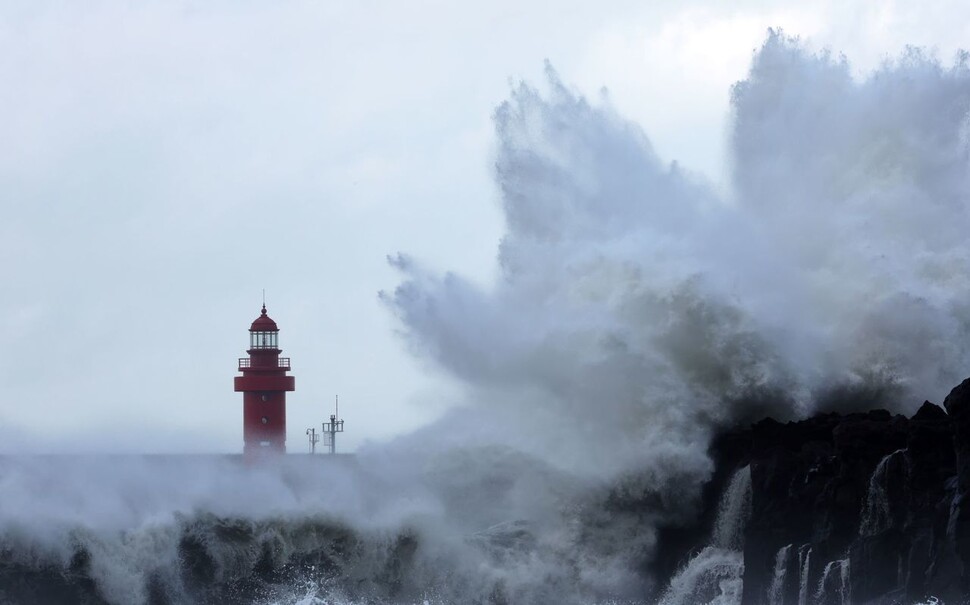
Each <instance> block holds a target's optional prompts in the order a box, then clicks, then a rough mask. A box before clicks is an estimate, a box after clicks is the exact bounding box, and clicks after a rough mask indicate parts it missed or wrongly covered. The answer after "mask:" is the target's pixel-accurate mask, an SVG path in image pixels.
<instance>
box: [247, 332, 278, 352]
mask: <svg viewBox="0 0 970 605" xmlns="http://www.w3.org/2000/svg"><path fill="white" fill-rule="evenodd" d="M278 336H279V333H278V332H250V334H249V345H250V348H252V349H275V348H277V346H276V345H277V337H278Z"/></svg>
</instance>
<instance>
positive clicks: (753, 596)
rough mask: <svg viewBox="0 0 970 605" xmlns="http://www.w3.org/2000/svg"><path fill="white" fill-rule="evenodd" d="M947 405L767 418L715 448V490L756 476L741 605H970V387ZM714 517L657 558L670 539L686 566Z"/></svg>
mask: <svg viewBox="0 0 970 605" xmlns="http://www.w3.org/2000/svg"><path fill="white" fill-rule="evenodd" d="M944 407H945V411H944V409H943V408H941V407H940V406H937V405H935V404H933V403H930V402H928V401H927V402H925V403H923V405H922V406H921V407H920V408H919V410H918V411H917V412H916V414H914V415H913V416H912V417H911V418H906V417H904V416H899V415H892V414H890V413H889V412H887V411H885V410H874V411H871V412H868V413H854V414H844V415H843V414H837V413H828V414H819V415H817V416H814V417H812V418H808V419H806V420H802V421H798V422H788V423H780V422H777V421H775V420H772V419H770V418H768V419H764V420H761V421H759V422H757V423H755V424H753V425H751V426H750V427H746V428H743V429H739V430H736V431H732V432H729V433H726V434H725V435H722V436H721V437H720V438H719V439H717V440H716V441H715V443H714V445H713V447H712V452H711V455H712V457H713V458H714V460H715V464H716V468H717V471H716V473H715V476H714V478H713V479H712V482H711V485H710V486H709V490H708V491H709V492H719V491H723V489H724V486H725V485H726V479H725V477H728V478H729V477H730V476H731V474H732V473H733V472H734V471H736V470H737V469H739V468H741V467H743V466H745V465H749V466H750V474H751V513H750V517H749V518H748V521H747V524H746V527H745V530H744V536H745V542H744V552H743V555H744V588H743V596H742V605H796V604H798V603H818V604H820V605H828V604H830V603H834V604H839V605H842V604H845V603H852V604H853V605H891V604H907V605H908V604H912V603H916V602H920V601H922V600H925V599H926V598H927V597H929V596H930V595H933V596H935V597H937V598H939V599H941V600H942V601H943V602H945V603H947V604H948V605H954V604H956V605H959V604H965V603H970V598H968V595H970V379H968V380H966V381H964V382H963V383H962V384H960V385H959V386H957V387H956V388H954V389H953V391H952V392H951V393H950V395H949V396H947V398H946V400H945V401H944ZM716 507H717V497H716V496H714V495H712V496H709V497H707V498H706V499H705V502H704V508H705V511H704V513H703V514H702V515H701V516H700V518H699V520H698V522H697V526H696V527H693V528H679V529H677V530H676V531H674V530H666V533H664V532H662V533H661V545H660V552H664V548H665V544H664V539H665V538H669V539H670V543H669V546H670V550H668V551H667V552H670V553H672V554H673V556H675V557H679V558H680V561H679V563H683V560H684V558H685V556H687V555H689V554H690V553H691V552H696V551H697V549H699V548H700V547H702V546H703V545H704V544H705V542H704V539H705V538H706V537H708V536H710V527H711V524H712V523H713V518H714V517H715V515H716ZM687 537H690V538H692V539H693V543H692V544H690V545H687V544H686V542H687V540H686V538H687ZM674 567H676V564H675V563H670V562H668V563H667V565H666V568H667V569H671V568H674ZM658 568H659V565H658Z"/></svg>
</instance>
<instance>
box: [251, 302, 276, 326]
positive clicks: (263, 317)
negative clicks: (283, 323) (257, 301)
mask: <svg viewBox="0 0 970 605" xmlns="http://www.w3.org/2000/svg"><path fill="white" fill-rule="evenodd" d="M249 331H250V332H279V327H278V326H277V325H276V322H275V321H273V320H272V319H271V318H270V316H269V315H267V314H266V305H263V310H262V311H260V313H259V317H257V318H256V321H254V322H253V325H251V326H250V327H249Z"/></svg>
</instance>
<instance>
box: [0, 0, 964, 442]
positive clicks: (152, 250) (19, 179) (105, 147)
mask: <svg viewBox="0 0 970 605" xmlns="http://www.w3.org/2000/svg"><path fill="white" fill-rule="evenodd" d="M724 4H727V3H715V2H652V3H648V2H642V1H631V2H596V3H594V2H589V1H588V0H586V1H583V2H566V1H557V2H527V3H523V2H505V1H491V2H488V3H477V4H474V5H472V4H471V3H457V2H456V3H445V2H366V1H365V2H309V1H307V2H299V1H288V2H254V1H253V2H219V1H215V2H212V1H210V2H178V1H167V2H144V3H131V2H84V3H74V2H42V1H34V2H2V3H0V116H2V120H0V209H2V220H0V255H2V260H3V262H2V264H0V277H2V284H3V285H2V290H0V294H2V295H0V330H2V332H3V341H4V343H5V346H4V348H3V350H2V353H0V386H2V390H0V451H10V450H14V449H22V448H30V449H34V450H43V451H63V450H71V449H77V448H80V449H84V450H101V449H109V450H128V451H140V450H144V451H185V450H193V451H239V450H240V449H241V446H242V437H241V433H242V420H241V418H242V409H241V408H242V396H241V394H237V393H234V392H233V390H232V378H233V376H234V375H235V374H236V372H235V369H236V358H237V357H240V356H243V355H245V349H246V346H247V342H248V341H247V332H246V331H247V329H248V327H249V323H250V322H251V321H252V320H253V319H254V318H255V317H256V316H257V315H258V313H259V307H260V302H261V292H262V290H263V289H264V288H265V290H266V302H267V307H268V309H269V312H270V315H271V316H272V317H273V318H274V319H275V320H276V321H277V322H278V323H279V325H280V327H281V334H280V341H281V347H282V349H283V351H284V353H283V354H284V355H285V356H289V357H291V358H292V365H293V374H294V375H295V376H296V384H297V390H296V392H295V393H292V394H290V395H289V400H288V424H289V433H288V435H289V441H288V446H289V449H290V451H303V450H304V449H305V447H306V439H305V436H304V431H305V429H306V428H307V427H310V426H315V427H317V428H318V429H319V423H320V422H321V421H323V420H325V418H326V417H327V416H328V415H329V413H330V410H331V406H332V402H333V397H334V395H335V394H338V393H339V394H340V397H341V402H342V405H341V410H342V412H343V414H342V415H343V416H344V417H345V418H346V420H347V425H346V428H347V433H346V435H345V440H344V442H343V447H345V448H347V449H352V448H354V447H356V446H357V445H358V444H360V443H362V442H364V441H366V440H371V439H381V438H386V437H389V436H391V435H394V434H397V433H400V432H403V431H406V430H409V429H411V428H414V427H416V426H419V425H421V424H424V423H427V422H428V421H430V420H431V419H433V418H434V417H435V416H436V415H437V414H439V413H440V412H441V411H442V410H444V409H445V408H447V407H448V406H449V405H453V404H455V403H456V402H459V401H460V400H461V385H460V384H453V383H450V382H449V381H448V379H446V378H445V377H444V376H443V375H442V374H441V373H440V372H438V371H436V369H435V368H434V367H430V366H428V365H427V364H426V363H425V362H422V361H420V360H416V359H414V358H413V357H412V356H411V355H410V354H409V352H408V351H407V350H406V346H405V344H404V343H403V341H402V340H401V339H400V338H399V337H398V336H397V335H396V330H398V327H399V326H398V325H397V323H396V320H395V318H394V317H393V314H392V313H391V312H390V311H389V310H388V309H387V308H385V306H384V305H383V304H382V303H381V302H380V301H379V299H378V292H379V291H381V290H392V289H393V288H394V287H395V286H396V285H397V283H398V281H399V279H400V278H399V276H398V275H397V274H396V273H395V272H394V271H393V270H392V269H391V268H390V267H389V266H388V264H387V261H386V255H388V254H396V253H398V252H405V253H408V254H410V255H412V256H413V257H415V258H417V259H419V260H421V261H422V262H424V263H425V264H426V265H429V266H431V267H433V268H436V269H439V270H456V271H460V272H461V273H462V274H463V275H465V276H469V277H471V278H472V279H474V280H477V281H479V282H480V283H481V284H483V285H486V286H487V284H488V283H489V282H490V281H491V280H493V279H494V277H495V274H496V267H495V256H496V249H497V244H498V240H499V238H500V237H501V235H502V231H503V225H502V216H501V212H500V207H499V203H498V196H497V192H496V190H495V188H494V186H493V184H492V173H491V170H492V169H491V165H492V158H493V153H494V149H493V146H494V138H493V133H492V121H491V118H492V113H493V111H494V109H495V107H496V105H498V104H499V103H500V102H502V101H503V100H504V99H505V98H506V97H507V95H508V91H509V84H510V81H517V80H521V79H525V80H528V81H530V82H533V83H536V84H537V85H538V84H541V83H542V81H543V78H542V70H543V65H544V61H545V60H549V61H550V62H551V64H552V65H553V66H554V68H555V69H556V70H557V71H558V72H559V74H560V76H561V78H562V80H563V81H564V82H566V83H567V84H568V85H570V86H573V87H574V88H575V89H576V90H578V91H580V92H581V93H583V94H585V95H587V96H589V97H591V98H596V99H598V98H599V96H600V93H601V89H603V88H605V89H607V90H608V94H609V97H610V99H611V101H610V102H612V103H613V105H614V106H615V107H617V108H618V110H619V111H620V113H621V114H623V115H624V116H626V117H628V118H631V119H633V120H634V121H636V122H638V123H639V124H640V125H641V127H642V128H643V129H644V130H645V132H646V133H647V135H648V136H649V137H650V138H651V140H652V141H653V143H654V145H655V146H656V149H657V151H658V152H659V154H660V155H661V156H662V157H663V158H665V159H667V160H677V161H678V162H679V163H680V164H681V165H683V166H685V167H687V168H689V169H691V170H695V171H697V172H699V173H701V174H703V175H705V176H706V178H708V179H710V180H711V181H713V182H714V183H716V184H717V185H718V186H719V187H721V188H722V189H727V188H728V178H727V172H728V171H727V169H726V166H725V153H724V143H725V127H726V124H727V119H728V98H729V94H730V85H731V84H732V83H733V82H735V81H737V80H739V79H742V78H743V77H744V76H745V73H746V70H747V68H748V63H749V61H750V59H751V56H752V53H753V51H754V50H755V49H756V48H757V47H758V46H760V44H761V43H762V42H763V40H764V38H765V32H766V30H767V28H769V27H781V28H783V29H784V30H785V31H786V32H787V33H789V34H793V35H798V36H800V37H801V38H802V39H803V40H806V41H807V42H808V43H809V44H810V45H811V47H813V48H818V49H824V48H828V49H831V51H832V52H834V53H836V54H844V55H845V56H846V58H847V59H848V60H849V61H850V62H851V64H852V66H853V69H854V71H855V72H856V73H858V74H864V73H865V72H866V71H867V70H870V69H872V68H873V67H875V66H878V65H879V63H880V62H881V61H882V60H884V59H885V58H887V57H892V56H896V55H897V54H898V53H899V52H900V51H901V50H903V49H904V48H905V46H906V45H915V46H924V47H926V48H927V49H928V50H930V51H931V52H934V53H936V54H937V55H938V56H939V57H940V58H941V59H942V60H943V61H944V62H945V63H949V62H950V60H951V58H952V57H953V56H954V55H955V53H956V52H957V50H958V49H959V48H960V47H961V46H962V47H968V46H970V8H967V7H966V5H965V3H961V2H929V3H923V4H921V5H919V7H917V5H916V3H913V2H902V1H898V2H880V3H869V2H859V3H846V2H836V1H830V2H790V3H769V2H753V1H748V2H736V3H731V4H732V5H733V6H732V8H723V5H724Z"/></svg>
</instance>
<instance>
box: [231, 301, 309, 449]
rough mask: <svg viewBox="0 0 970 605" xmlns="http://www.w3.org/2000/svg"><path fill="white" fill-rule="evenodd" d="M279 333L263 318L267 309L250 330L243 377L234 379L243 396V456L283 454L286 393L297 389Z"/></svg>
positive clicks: (240, 366) (241, 367)
mask: <svg viewBox="0 0 970 605" xmlns="http://www.w3.org/2000/svg"><path fill="white" fill-rule="evenodd" d="M279 333H280V329H279V328H278V327H277V325H276V322H275V321H273V320H272V319H270V317H269V315H267V314H266V305H265V304H264V305H263V309H262V311H261V312H260V314H259V317H257V318H256V321H254V322H253V324H252V326H250V328H249V350H248V351H246V352H247V353H249V357H241V358H240V359H239V371H240V372H242V376H236V378H235V390H236V392H237V393H238V392H242V394H243V444H244V445H243V455H244V456H245V457H246V458H256V457H260V456H261V455H263V454H269V453H280V454H282V453H284V452H286V392H287V391H293V390H295V389H296V380H295V378H294V377H293V376H287V375H286V373H287V372H289V371H290V358H289V357H280V353H281V351H280V348H279Z"/></svg>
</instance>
